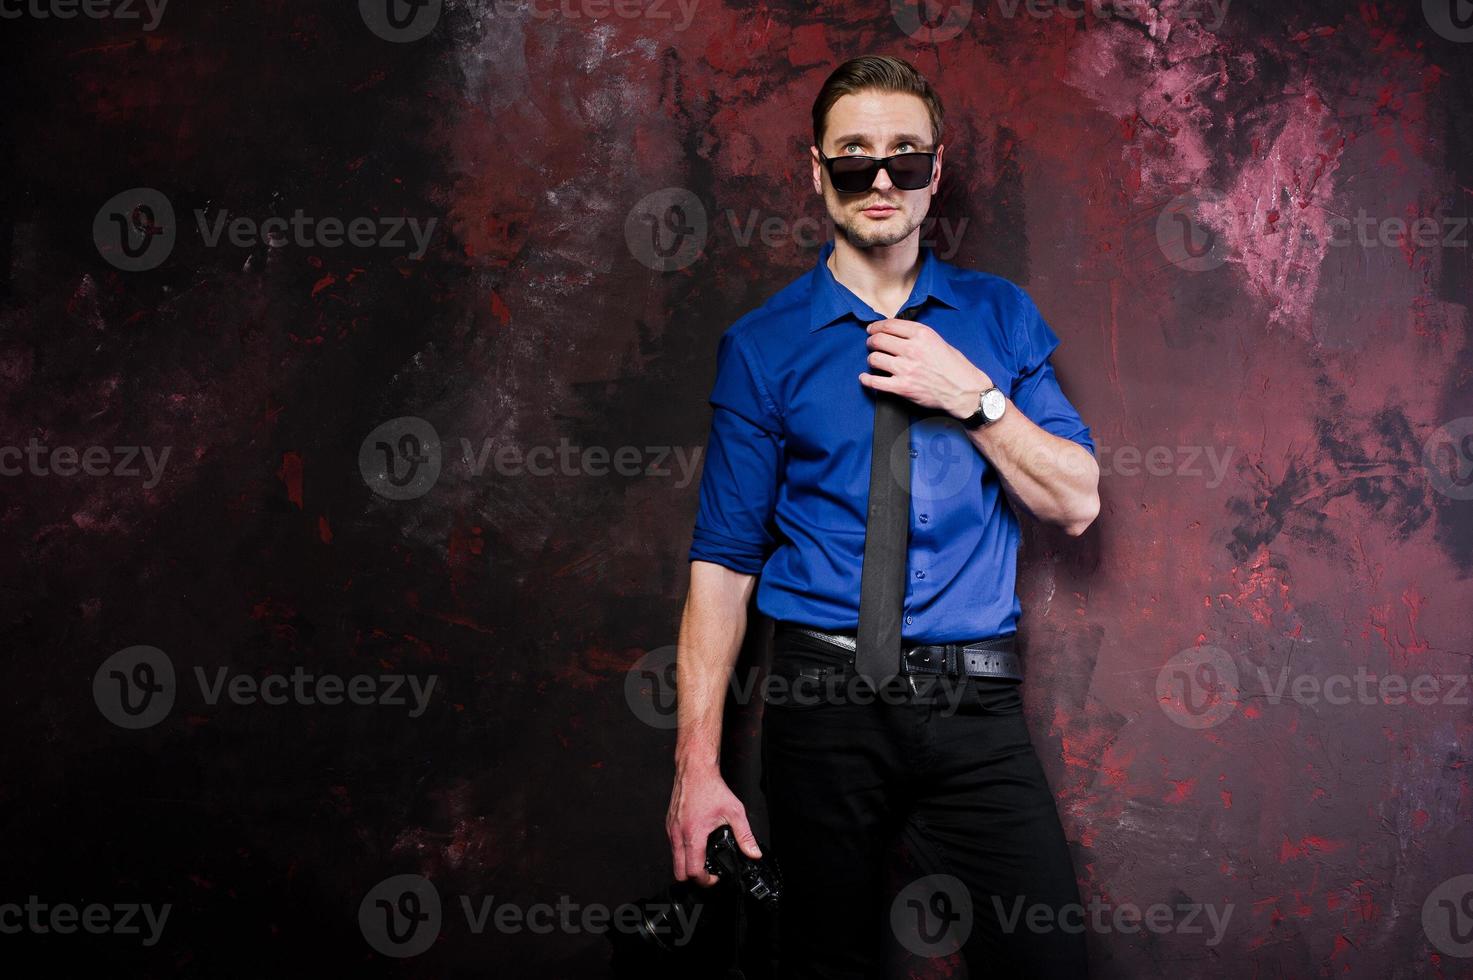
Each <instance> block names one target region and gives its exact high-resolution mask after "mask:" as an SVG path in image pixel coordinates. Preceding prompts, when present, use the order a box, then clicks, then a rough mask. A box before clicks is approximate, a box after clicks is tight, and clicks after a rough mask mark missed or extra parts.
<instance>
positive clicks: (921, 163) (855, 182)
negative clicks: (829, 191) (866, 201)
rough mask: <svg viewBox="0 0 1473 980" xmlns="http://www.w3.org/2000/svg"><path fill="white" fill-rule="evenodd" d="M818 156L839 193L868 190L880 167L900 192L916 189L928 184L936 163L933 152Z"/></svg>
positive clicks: (820, 154) (821, 153) (857, 192)
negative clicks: (891, 154) (879, 155)
mask: <svg viewBox="0 0 1473 980" xmlns="http://www.w3.org/2000/svg"><path fill="white" fill-rule="evenodd" d="M818 158H819V160H821V161H822V162H823V165H824V166H825V167H827V168H828V171H829V180H830V181H832V182H833V185H834V190H836V191H838V192H839V193H840V194H859V193H861V192H863V191H867V190H869V189H870V186H871V185H872V184H874V182H875V175H876V174H878V173H879V172H880V170H881V169H882V168H883V169H884V171H885V173H887V174H889V175H890V182H891V183H892V184H894V185H895V186H896V187H897V188H899V189H900V190H903V191H918V190H920V189H921V188H922V187H925V186H926V185H927V184H929V183H931V170H932V169H933V168H934V166H935V162H936V154H934V153H897V154H895V155H894V156H889V157H878V158H876V157H862V156H858V155H856V156H837V157H826V156H824V155H823V151H822V150H819V151H818Z"/></svg>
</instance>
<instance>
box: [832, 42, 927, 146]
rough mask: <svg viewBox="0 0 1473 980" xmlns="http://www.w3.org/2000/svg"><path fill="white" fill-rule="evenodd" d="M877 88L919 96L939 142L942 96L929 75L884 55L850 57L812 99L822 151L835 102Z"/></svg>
mask: <svg viewBox="0 0 1473 980" xmlns="http://www.w3.org/2000/svg"><path fill="white" fill-rule="evenodd" d="M874 89H878V90H880V91H882V92H905V93H907V94H910V95H915V96H919V97H920V99H921V101H922V102H924V103H926V112H927V113H928V114H929V115H930V116H931V136H932V138H933V139H934V140H935V142H936V144H937V145H940V143H941V122H942V117H943V115H944V113H943V111H942V108H941V96H939V95H937V94H936V90H935V89H933V88H932V87H931V83H930V82H928V81H926V76H924V75H922V74H921V73H920V72H918V71H916V69H915V66H914V65H912V64H910V62H908V61H902V60H900V59H899V58H892V57H890V56H889V55H883V54H882V55H866V56H864V57H863V58H850V59H849V60H848V61H846V62H844V63H843V64H842V65H840V66H839V67H838V68H835V69H834V73H833V74H832V75H830V76H829V77H828V80H827V81H825V82H824V83H823V88H821V89H819V90H818V98H817V99H814V100H813V145H814V146H816V147H818V148H819V150H820V151H822V150H823V127H824V124H825V123H826V122H827V121H828V114H829V110H830V109H832V108H833V106H834V103H835V102H838V101H839V99H840V98H842V97H843V96H846V95H853V94H855V93H856V92H864V91H870V90H874ZM932 148H933V149H934V148H935V147H932Z"/></svg>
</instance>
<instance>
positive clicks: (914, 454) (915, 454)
mask: <svg viewBox="0 0 1473 980" xmlns="http://www.w3.org/2000/svg"><path fill="white" fill-rule="evenodd" d="M919 455H920V453H919V452H917V451H916V450H915V449H914V448H912V449H911V451H910V458H911V459H915V458H916V457H917V456H919Z"/></svg>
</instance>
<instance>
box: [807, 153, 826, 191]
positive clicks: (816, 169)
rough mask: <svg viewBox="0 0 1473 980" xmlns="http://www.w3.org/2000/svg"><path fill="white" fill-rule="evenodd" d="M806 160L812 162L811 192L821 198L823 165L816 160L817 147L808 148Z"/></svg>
mask: <svg viewBox="0 0 1473 980" xmlns="http://www.w3.org/2000/svg"><path fill="white" fill-rule="evenodd" d="M808 158H809V159H810V160H812V161H813V191H814V193H815V194H817V195H818V196H819V197H822V196H823V163H822V162H821V161H820V160H819V159H818V147H816V146H810V147H809V148H808Z"/></svg>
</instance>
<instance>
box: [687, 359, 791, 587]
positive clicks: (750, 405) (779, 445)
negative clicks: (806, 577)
mask: <svg viewBox="0 0 1473 980" xmlns="http://www.w3.org/2000/svg"><path fill="white" fill-rule="evenodd" d="M710 402H711V410H712V412H711V435H710V438H709V439H708V440H707V441H706V462H705V466H704V469H703V472H702V473H701V487H700V503H699V506H698V509H697V511H696V522H695V529H694V531H693V533H692V541H691V548H690V560H691V561H709V562H715V563H716V564H718V565H725V566H726V567H727V568H730V569H732V570H734V571H737V572H742V573H745V574H749V575H756V574H758V573H759V572H761V571H762V566H763V564H764V563H765V562H766V561H767V558H768V556H769V555H770V554H771V553H772V550H773V547H774V546H775V543H776V541H775V538H774V535H773V530H772V515H773V508H774V507H775V505H776V503H777V491H778V482H779V479H780V474H781V467H782V453H783V435H782V433H783V426H782V419H781V416H780V415H779V413H778V409H777V405H776V404H775V402H774V401H773V399H772V397H771V394H770V392H769V390H768V388H767V386H766V385H765V384H764V382H763V379H762V376H761V373H760V372H759V371H758V370H757V363H756V361H755V358H754V357H753V355H752V352H751V351H750V350H749V349H748V347H747V344H746V343H745V342H744V341H743V340H742V338H741V336H740V335H739V334H736V333H734V332H732V331H730V330H728V331H727V332H726V333H724V334H722V336H721V342H720V344H719V345H718V347H717V352H716V383H715V385H714V386H713V387H712V390H711V398H710Z"/></svg>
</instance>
